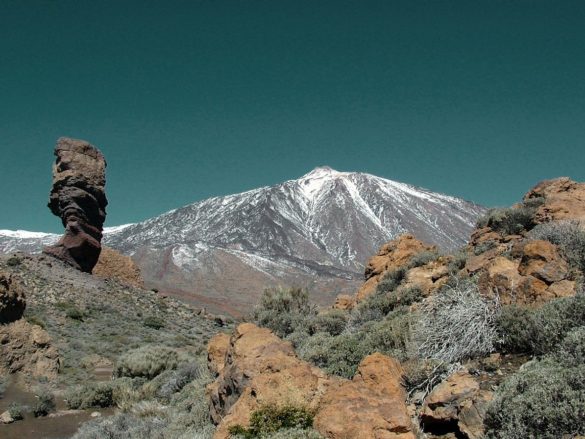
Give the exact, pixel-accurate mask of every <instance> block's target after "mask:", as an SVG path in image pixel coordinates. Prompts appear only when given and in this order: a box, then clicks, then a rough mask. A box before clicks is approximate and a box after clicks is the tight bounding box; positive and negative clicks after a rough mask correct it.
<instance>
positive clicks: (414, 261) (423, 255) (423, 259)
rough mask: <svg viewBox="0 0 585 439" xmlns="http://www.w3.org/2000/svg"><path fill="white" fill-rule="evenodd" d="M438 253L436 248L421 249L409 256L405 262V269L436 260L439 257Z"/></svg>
mask: <svg viewBox="0 0 585 439" xmlns="http://www.w3.org/2000/svg"><path fill="white" fill-rule="evenodd" d="M439 256H440V255H439V253H438V252H437V251H436V250H430V251H423V252H420V253H417V254H415V255H414V256H412V257H411V258H410V260H409V261H408V264H407V269H410V268H415V267H422V266H423V265H426V264H428V263H429V262H432V261H436V260H437V259H438V258H439Z"/></svg>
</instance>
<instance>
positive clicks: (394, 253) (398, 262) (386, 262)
mask: <svg viewBox="0 0 585 439" xmlns="http://www.w3.org/2000/svg"><path fill="white" fill-rule="evenodd" d="M435 249H436V247H434V246H429V245H426V244H424V243H422V242H421V241H419V240H417V239H416V238H415V237H414V236H413V235H410V234H405V235H400V236H399V237H398V238H396V239H394V240H392V241H390V242H388V243H386V244H384V245H383V246H382V247H381V248H380V250H379V251H378V253H377V254H376V255H375V256H372V257H371V258H370V260H369V261H368V264H367V265H366V270H365V274H364V275H365V280H366V281H365V283H364V284H363V285H362V286H361V288H360V289H359V291H358V293H357V296H356V301H357V302H360V301H362V300H364V299H365V298H366V297H368V296H369V295H370V294H372V293H374V292H375V291H376V286H377V285H378V283H379V282H380V280H382V278H383V277H384V275H385V274H386V273H388V272H389V271H392V270H395V269H397V268H400V267H402V266H404V265H406V264H407V263H408V262H409V261H410V259H411V258H412V257H413V256H415V255H417V254H419V253H422V252H425V251H434V250H435Z"/></svg>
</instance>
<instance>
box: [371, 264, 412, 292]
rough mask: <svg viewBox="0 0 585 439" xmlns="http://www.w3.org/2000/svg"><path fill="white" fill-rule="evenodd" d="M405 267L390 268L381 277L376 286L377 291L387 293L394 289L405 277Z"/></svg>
mask: <svg viewBox="0 0 585 439" xmlns="http://www.w3.org/2000/svg"><path fill="white" fill-rule="evenodd" d="M406 271H407V270H406V268H405V267H400V268H397V269H396V270H391V271H389V272H388V273H386V274H385V275H384V277H382V280H380V282H378V285H377V286H376V292H377V293H387V292H390V291H394V290H395V289H396V288H398V287H399V286H400V284H401V283H402V281H403V280H404V279H405V278H406Z"/></svg>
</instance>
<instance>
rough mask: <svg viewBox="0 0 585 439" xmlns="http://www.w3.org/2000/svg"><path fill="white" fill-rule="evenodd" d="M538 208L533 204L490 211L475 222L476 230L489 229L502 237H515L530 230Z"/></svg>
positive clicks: (533, 224)
mask: <svg viewBox="0 0 585 439" xmlns="http://www.w3.org/2000/svg"><path fill="white" fill-rule="evenodd" d="M537 208H538V206H536V205H534V203H529V204H528V205H526V204H523V205H520V206H517V207H507V208H497V209H491V210H489V211H488V213H487V214H486V215H485V216H484V217H482V218H480V219H479V220H478V222H477V227H478V228H483V227H489V228H491V229H492V230H494V231H495V232H498V233H500V234H503V235H517V234H519V233H520V232H522V231H528V230H530V229H532V228H533V227H534V226H535V225H536V223H535V221H534V216H535V214H536V210H537Z"/></svg>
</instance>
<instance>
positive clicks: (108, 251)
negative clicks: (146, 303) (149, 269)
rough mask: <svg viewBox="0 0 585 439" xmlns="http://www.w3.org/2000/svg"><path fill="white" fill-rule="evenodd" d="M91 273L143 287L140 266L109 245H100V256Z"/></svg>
mask: <svg viewBox="0 0 585 439" xmlns="http://www.w3.org/2000/svg"><path fill="white" fill-rule="evenodd" d="M92 273H93V274H94V275H96V276H99V277H103V278H106V279H116V280H118V281H120V282H123V283H125V284H127V285H131V286H133V287H137V288H144V281H143V280H142V276H141V275H140V268H138V266H137V265H136V264H135V263H134V261H133V260H132V258H130V257H129V256H125V255H123V254H122V253H120V252H118V251H116V250H114V249H113V248H110V247H106V246H103V247H102V251H101V252H100V257H99V259H98V262H97V264H96V266H95V267H94V268H93V271H92Z"/></svg>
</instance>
